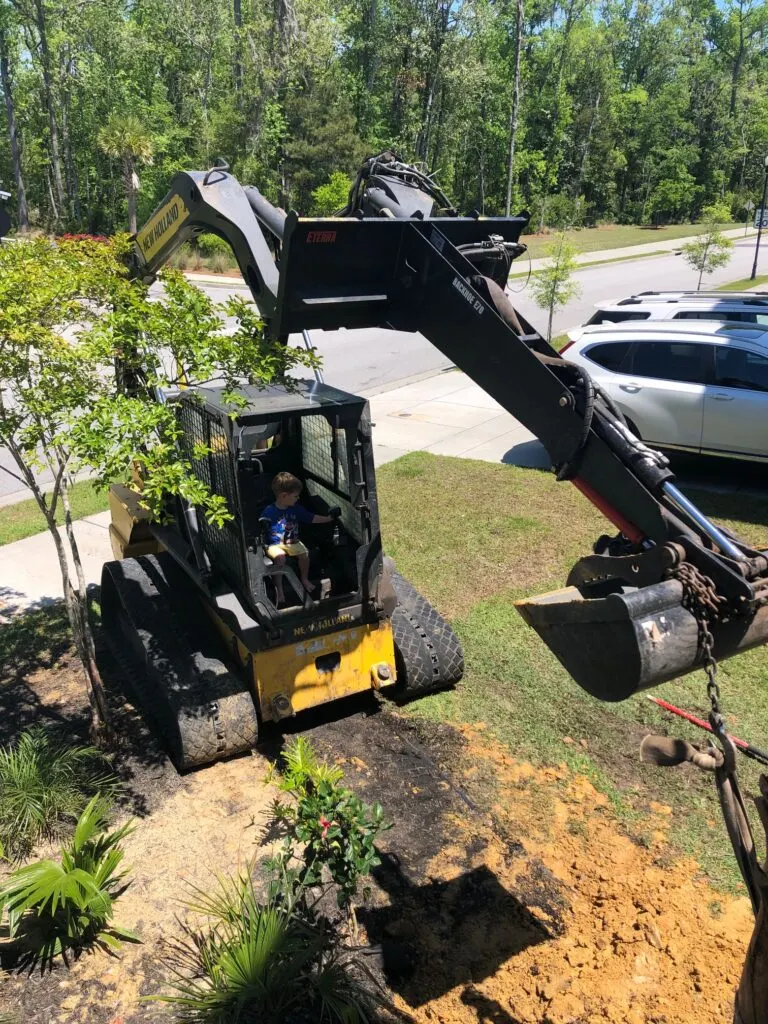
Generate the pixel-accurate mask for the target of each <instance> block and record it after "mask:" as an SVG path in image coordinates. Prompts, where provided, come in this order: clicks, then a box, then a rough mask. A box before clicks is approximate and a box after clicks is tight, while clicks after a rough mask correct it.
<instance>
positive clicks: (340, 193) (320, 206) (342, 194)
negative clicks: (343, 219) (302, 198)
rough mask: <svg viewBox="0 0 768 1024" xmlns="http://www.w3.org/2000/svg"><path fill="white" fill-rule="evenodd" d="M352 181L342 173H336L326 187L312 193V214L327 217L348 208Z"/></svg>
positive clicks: (320, 186)
mask: <svg viewBox="0 0 768 1024" xmlns="http://www.w3.org/2000/svg"><path fill="white" fill-rule="evenodd" d="M351 187H352V181H351V179H350V178H349V177H348V175H346V174H344V173H343V172H342V171H334V172H333V174H332V175H331V176H330V178H329V179H328V181H327V182H326V183H325V184H324V185H318V186H317V188H316V189H315V190H314V191H313V192H312V213H314V214H316V215H317V216H319V217H326V216H329V215H330V214H332V213H336V212H337V210H341V209H342V208H343V207H344V206H346V203H347V199H348V198H349V190H350V188H351Z"/></svg>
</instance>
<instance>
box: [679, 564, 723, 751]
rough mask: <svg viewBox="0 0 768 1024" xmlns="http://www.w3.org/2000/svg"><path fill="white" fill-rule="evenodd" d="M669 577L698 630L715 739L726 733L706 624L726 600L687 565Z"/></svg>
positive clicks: (693, 568) (711, 639)
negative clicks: (675, 581)
mask: <svg viewBox="0 0 768 1024" xmlns="http://www.w3.org/2000/svg"><path fill="white" fill-rule="evenodd" d="M672 576H673V577H674V578H675V579H678V580H680V582H681V583H682V585H683V606H684V607H685V608H687V609H688V611H690V613H691V614H692V615H693V616H694V618H695V619H696V623H697V625H698V627H699V644H700V646H701V650H702V654H703V655H704V665H703V668H704V671H705V672H706V674H707V696H708V697H709V703H710V708H711V711H710V723H711V725H712V728H713V729H714V730H715V732H716V733H717V734H718V735H722V734H724V733H725V718H724V717H723V712H722V707H721V705H720V687H719V685H718V682H717V661H716V659H715V655H714V646H715V638H714V637H713V635H712V630H711V629H710V628H709V624H710V622H711V621H712V619H714V618H717V617H718V615H719V614H720V606H721V605H723V604H724V603H725V598H724V597H723V596H722V595H721V594H718V592H717V588H716V587H715V584H714V582H713V581H712V580H711V579H710V577H709V576H705V575H704V574H703V573H702V572H700V571H699V570H698V569H697V568H696V566H695V565H691V563H690V562H681V563H680V565H678V566H677V568H676V569H675V570H674V571H673V573H672Z"/></svg>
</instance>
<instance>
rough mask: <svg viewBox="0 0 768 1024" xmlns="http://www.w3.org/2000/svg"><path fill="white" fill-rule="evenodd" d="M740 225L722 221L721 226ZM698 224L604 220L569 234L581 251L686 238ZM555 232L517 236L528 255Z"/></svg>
mask: <svg viewBox="0 0 768 1024" xmlns="http://www.w3.org/2000/svg"><path fill="white" fill-rule="evenodd" d="M740 226H743V225H739V224H724V225H723V230H724V231H728V230H730V229H731V228H738V227H740ZM700 230H701V227H700V225H698V224H669V225H667V226H666V227H663V228H651V227H643V226H640V225H635V224H603V225H601V226H600V227H597V228H580V229H574V230H573V231H569V232H568V238H569V239H570V240H571V241H572V242H573V244H574V245H575V246H576V247H577V248H578V249H579V251H580V252H597V251H599V250H600V249H621V248H623V247H624V246H625V245H644V244H645V243H647V242H654V243H655V242H663V241H667V240H669V239H672V238H686V237H688V236H693V235H696V234H698V233H699V231H700ZM556 237H557V235H556V233H554V232H550V233H548V234H542V235H523V237H522V238H521V239H520V241H521V242H525V244H526V245H527V246H528V252H529V253H530V256H531V259H534V260H535V259H539V257H541V256H546V255H547V253H546V248H547V246H548V245H550V244H551V243H552V242H554V241H555V240H556Z"/></svg>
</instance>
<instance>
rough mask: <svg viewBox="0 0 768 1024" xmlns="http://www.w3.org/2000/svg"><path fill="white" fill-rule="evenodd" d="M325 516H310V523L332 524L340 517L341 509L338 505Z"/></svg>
mask: <svg viewBox="0 0 768 1024" xmlns="http://www.w3.org/2000/svg"><path fill="white" fill-rule="evenodd" d="M328 511H329V514H328V515H327V516H312V522H313V524H315V523H332V522H334V520H336V519H338V518H339V517H340V516H341V509H340V508H339V507H338V505H337V506H336V507H335V508H332V509H329V510H328Z"/></svg>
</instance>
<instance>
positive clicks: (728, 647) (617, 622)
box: [517, 580, 768, 701]
mask: <svg viewBox="0 0 768 1024" xmlns="http://www.w3.org/2000/svg"><path fill="white" fill-rule="evenodd" d="M517 609H518V611H519V612H520V614H521V615H522V616H523V618H524V619H525V621H526V622H527V623H528V625H529V626H532V627H533V628H534V629H535V630H536V632H537V633H538V634H539V636H540V637H541V639H542V640H543V641H544V643H545V644H546V645H547V647H549V649H550V650H551V651H552V653H553V654H554V655H555V657H556V658H557V659H558V661H559V662H560V663H561V665H562V666H563V667H564V668H565V669H566V671H567V672H568V673H569V674H570V675H571V676H572V677H573V678H574V680H575V681H576V682H577V683H578V684H579V686H581V687H582V689H584V690H586V691H587V692H588V693H591V694H592V696H593V697H597V698H599V699H600V700H605V701H620V700H625V699H626V698H627V697H631V696H632V694H634V693H637V692H638V691H640V690H646V689H649V688H650V687H652V686H658V685H659V684H661V683H665V682H668V681H669V680H670V679H674V678H675V677H676V676H681V675H684V674H685V673H686V672H690V671H692V670H693V669H695V668H698V667H700V666H701V664H702V652H701V646H700V641H699V628H698V625H697V622H696V619H695V617H694V615H693V614H692V613H691V612H690V611H688V609H687V608H685V607H683V587H682V584H681V583H680V582H679V581H678V580H665V581H663V582H661V583H655V584H653V585H651V586H647V587H641V588H636V587H627V586H624V587H621V588H620V589H617V591H616V592H614V593H609V594H607V595H606V596H604V597H584V596H583V595H582V593H581V592H580V591H579V590H578V589H577V588H576V587H566V588H564V589H563V590H555V591H552V592H551V593H548V594H540V595H539V596H537V597H527V598H524V599H523V600H521V601H518V602H517ZM710 628H711V630H712V634H713V636H714V641H715V646H714V654H715V657H716V658H717V659H719V660H722V659H723V658H729V657H730V656H731V655H733V654H736V653H738V652H739V651H744V650H747V649H748V648H750V647H756V646H758V645H759V644H763V643H766V641H768V607H762V608H757V609H756V610H753V611H751V612H750V613H749V614H746V615H739V616H736V615H734V616H732V617H730V618H723V619H722V620H720V621H717V622H715V623H712V624H711V626H710Z"/></svg>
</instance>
